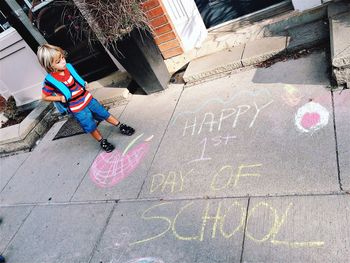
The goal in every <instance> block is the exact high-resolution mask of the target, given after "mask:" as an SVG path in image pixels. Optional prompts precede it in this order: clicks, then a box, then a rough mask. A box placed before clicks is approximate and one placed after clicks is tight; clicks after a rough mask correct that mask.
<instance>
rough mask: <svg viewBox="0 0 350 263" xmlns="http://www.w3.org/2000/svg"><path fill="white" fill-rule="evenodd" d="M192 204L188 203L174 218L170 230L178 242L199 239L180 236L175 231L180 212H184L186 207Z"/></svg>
mask: <svg viewBox="0 0 350 263" xmlns="http://www.w3.org/2000/svg"><path fill="white" fill-rule="evenodd" d="M192 204H193V201H192V202H190V203H188V204H187V205H185V206H183V207H182V208H181V209H180V211H179V212H178V213H177V214H176V216H175V218H174V221H173V225H172V230H173V234H174V236H175V237H176V238H177V239H179V240H196V239H198V238H199V236H194V237H185V236H180V235H179V234H178V233H177V231H176V221H177V219H178V217H179V216H180V215H181V214H182V211H184V210H185V209H186V208H187V207H189V206H191V205H192Z"/></svg>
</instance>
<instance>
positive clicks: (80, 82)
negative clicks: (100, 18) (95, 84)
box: [66, 63, 85, 89]
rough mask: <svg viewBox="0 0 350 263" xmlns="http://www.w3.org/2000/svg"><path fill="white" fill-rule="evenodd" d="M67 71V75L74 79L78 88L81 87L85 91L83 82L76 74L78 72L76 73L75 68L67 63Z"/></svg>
mask: <svg viewBox="0 0 350 263" xmlns="http://www.w3.org/2000/svg"><path fill="white" fill-rule="evenodd" d="M66 67H67V69H68V70H69V73H70V74H71V75H72V77H73V78H74V79H75V81H76V82H78V84H79V85H80V86H82V87H83V89H85V81H84V80H83V79H82V77H80V75H79V74H78V72H76V70H75V68H74V67H73V66H72V64H70V63H67V64H66Z"/></svg>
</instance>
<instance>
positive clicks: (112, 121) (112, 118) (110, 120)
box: [106, 114, 120, 126]
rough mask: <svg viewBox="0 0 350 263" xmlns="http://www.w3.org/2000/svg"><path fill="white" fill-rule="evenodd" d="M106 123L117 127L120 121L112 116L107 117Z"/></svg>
mask: <svg viewBox="0 0 350 263" xmlns="http://www.w3.org/2000/svg"><path fill="white" fill-rule="evenodd" d="M106 122H108V123H110V124H113V125H115V126H118V125H119V123H120V121H119V120H118V119H117V118H116V117H114V116H113V115H112V114H111V115H109V117H108V118H107V119H106Z"/></svg>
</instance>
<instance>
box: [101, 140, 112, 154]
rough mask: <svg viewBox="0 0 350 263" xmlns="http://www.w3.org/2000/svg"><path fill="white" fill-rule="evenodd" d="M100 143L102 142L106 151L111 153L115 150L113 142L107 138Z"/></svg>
mask: <svg viewBox="0 0 350 263" xmlns="http://www.w3.org/2000/svg"><path fill="white" fill-rule="evenodd" d="M100 144H101V148H102V149H103V150H104V151H105V152H108V153H110V152H111V151H113V150H114V146H113V144H111V143H109V142H108V141H107V139H102V140H101V142H100Z"/></svg>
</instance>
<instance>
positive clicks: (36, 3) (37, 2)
mask: <svg viewBox="0 0 350 263" xmlns="http://www.w3.org/2000/svg"><path fill="white" fill-rule="evenodd" d="M52 1H53V0H24V2H25V4H26V5H27V6H28V7H29V8H30V9H32V12H35V11H36V10H39V9H41V8H43V7H44V6H46V5H47V4H49V3H51V2H52Z"/></svg>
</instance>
